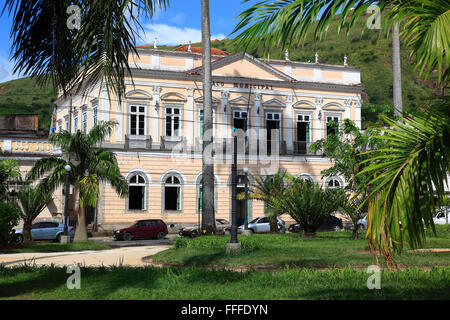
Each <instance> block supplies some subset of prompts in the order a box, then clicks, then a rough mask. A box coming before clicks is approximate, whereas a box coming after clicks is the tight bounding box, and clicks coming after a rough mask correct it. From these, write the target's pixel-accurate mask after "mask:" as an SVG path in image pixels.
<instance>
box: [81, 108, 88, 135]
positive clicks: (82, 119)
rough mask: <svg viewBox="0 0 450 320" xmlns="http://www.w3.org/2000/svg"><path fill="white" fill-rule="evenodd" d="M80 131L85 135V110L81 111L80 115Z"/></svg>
mask: <svg viewBox="0 0 450 320" xmlns="http://www.w3.org/2000/svg"><path fill="white" fill-rule="evenodd" d="M81 131H82V132H83V133H84V134H86V133H87V110H83V112H82V113H81Z"/></svg>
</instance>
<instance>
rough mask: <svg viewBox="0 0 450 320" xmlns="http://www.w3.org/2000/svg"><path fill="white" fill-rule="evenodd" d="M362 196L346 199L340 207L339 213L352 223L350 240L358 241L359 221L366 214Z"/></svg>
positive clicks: (365, 203) (365, 202) (365, 205)
mask: <svg viewBox="0 0 450 320" xmlns="http://www.w3.org/2000/svg"><path fill="white" fill-rule="evenodd" d="M365 200H366V198H365V197H364V196H353V197H348V199H346V200H345V201H343V203H342V205H341V208H340V209H341V213H343V214H345V215H347V217H349V218H350V220H351V221H352V223H353V230H352V239H354V240H358V239H359V233H358V231H359V229H360V225H358V221H359V219H361V218H363V217H364V215H365V214H366V213H367V207H368V205H367V201H365Z"/></svg>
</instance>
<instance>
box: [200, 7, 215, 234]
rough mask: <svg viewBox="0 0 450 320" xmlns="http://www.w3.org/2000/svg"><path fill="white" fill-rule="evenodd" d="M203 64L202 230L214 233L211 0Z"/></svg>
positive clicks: (205, 20) (204, 10)
mask: <svg viewBox="0 0 450 320" xmlns="http://www.w3.org/2000/svg"><path fill="white" fill-rule="evenodd" d="M201 5H202V47H203V49H202V65H203V75H202V76H203V117H204V118H203V119H204V120H203V132H204V135H203V155H202V179H203V185H202V192H203V196H202V230H206V232H207V233H213V232H215V229H216V222H215V221H216V220H215V214H214V213H215V209H214V197H215V195H214V158H213V152H212V146H213V138H214V137H213V114H212V112H213V111H212V84H211V83H212V75H211V34H210V23H209V0H202V1H201Z"/></svg>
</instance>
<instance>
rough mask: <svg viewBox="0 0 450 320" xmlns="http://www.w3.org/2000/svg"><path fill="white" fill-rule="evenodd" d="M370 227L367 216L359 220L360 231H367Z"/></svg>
mask: <svg viewBox="0 0 450 320" xmlns="http://www.w3.org/2000/svg"><path fill="white" fill-rule="evenodd" d="M367 226H368V221H367V215H366V216H365V217H364V218H361V219H359V220H358V229H364V230H366V229H367Z"/></svg>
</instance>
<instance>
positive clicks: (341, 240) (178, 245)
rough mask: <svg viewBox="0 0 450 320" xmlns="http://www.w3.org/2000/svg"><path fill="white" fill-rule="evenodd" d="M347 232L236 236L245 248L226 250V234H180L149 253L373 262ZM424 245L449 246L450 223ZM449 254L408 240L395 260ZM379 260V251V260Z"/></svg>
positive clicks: (247, 260)
mask: <svg viewBox="0 0 450 320" xmlns="http://www.w3.org/2000/svg"><path fill="white" fill-rule="evenodd" d="M350 235H351V232H350V231H344V232H323V233H318V234H317V237H316V238H308V239H307V238H303V237H301V236H300V235H299V234H294V233H289V234H255V235H252V236H251V237H245V236H239V237H238V240H239V242H241V243H242V248H243V250H242V251H241V253H238V254H226V253H225V245H226V243H227V242H229V239H230V238H229V236H203V237H199V238H195V239H189V238H178V239H176V241H175V247H174V248H173V249H169V250H166V251H162V252H160V253H158V254H156V255H154V256H153V257H152V259H153V261H155V262H175V263H179V264H183V265H188V266H199V265H207V264H212V265H221V266H222V265H223V266H251V265H276V266H286V265H290V266H294V265H295V266H304V267H346V266H353V267H355V266H359V267H364V266H368V265H371V264H373V263H372V259H371V257H370V254H369V253H368V244H367V240H352V239H350ZM361 235H363V233H362V232H361ZM425 248H450V226H437V236H432V235H431V233H429V234H428V235H427V242H426V244H425ZM449 258H450V253H435V252H410V251H409V248H408V246H406V247H405V248H404V251H403V253H402V254H401V255H400V256H398V258H397V261H398V263H399V264H400V265H402V266H429V267H431V266H436V265H440V266H450V259H449ZM383 262H384V259H383V258H382V257H379V263H381V264H382V263H383Z"/></svg>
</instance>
